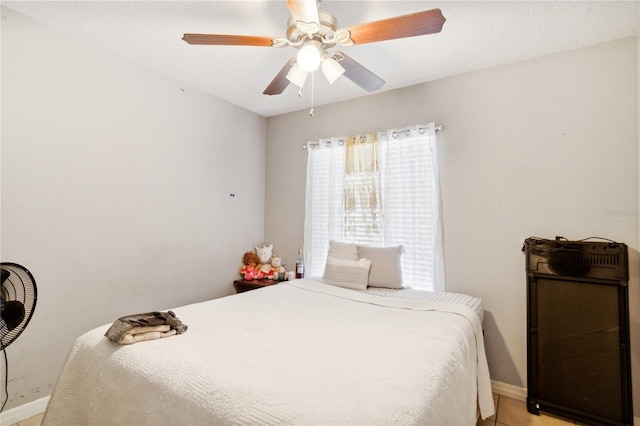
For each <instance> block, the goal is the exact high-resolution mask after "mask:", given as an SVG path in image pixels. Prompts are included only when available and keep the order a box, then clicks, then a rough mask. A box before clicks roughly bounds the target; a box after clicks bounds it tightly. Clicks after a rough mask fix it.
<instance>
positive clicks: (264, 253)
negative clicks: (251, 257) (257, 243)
mask: <svg viewBox="0 0 640 426" xmlns="http://www.w3.org/2000/svg"><path fill="white" fill-rule="evenodd" d="M256 254H257V255H258V258H259V259H260V271H261V272H264V273H265V275H267V274H269V272H271V263H270V262H271V256H272V254H273V244H269V245H268V246H265V245H264V244H263V245H262V248H259V247H256Z"/></svg>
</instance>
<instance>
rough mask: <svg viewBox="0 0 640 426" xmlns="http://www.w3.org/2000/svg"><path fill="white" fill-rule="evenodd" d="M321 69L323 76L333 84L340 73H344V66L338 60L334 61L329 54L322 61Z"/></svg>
mask: <svg viewBox="0 0 640 426" xmlns="http://www.w3.org/2000/svg"><path fill="white" fill-rule="evenodd" d="M320 67H321V69H322V74H324V76H325V78H326V79H327V81H328V82H329V84H333V82H334V81H336V80H337V79H338V77H340V76H341V75H342V74H344V68H343V67H342V65H340V63H338V61H336V60H335V59H334V58H332V57H331V56H327V57H326V58H324V61H322V65H321V66H320Z"/></svg>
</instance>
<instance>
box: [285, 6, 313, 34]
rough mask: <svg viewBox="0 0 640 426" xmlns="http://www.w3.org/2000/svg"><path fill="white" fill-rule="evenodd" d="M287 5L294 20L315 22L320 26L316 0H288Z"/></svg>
mask: <svg viewBox="0 0 640 426" xmlns="http://www.w3.org/2000/svg"><path fill="white" fill-rule="evenodd" d="M287 6H289V11H290V12H291V17H292V18H293V20H294V22H304V23H307V24H311V23H314V24H316V25H317V26H318V29H319V28H320V18H319V16H318V6H317V5H316V0H287Z"/></svg>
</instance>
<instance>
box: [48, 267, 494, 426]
mask: <svg viewBox="0 0 640 426" xmlns="http://www.w3.org/2000/svg"><path fill="white" fill-rule="evenodd" d="M173 311H174V312H175V313H176V315H177V316H178V318H180V319H181V320H182V321H183V322H184V323H185V324H187V325H188V326H189V329H188V331H187V332H186V333H184V334H181V335H177V336H173V337H169V338H166V339H160V340H153V341H148V342H141V343H136V344H134V345H128V346H119V345H116V344H113V343H111V342H110V341H108V339H106V338H105V337H104V336H103V334H104V332H105V331H106V329H107V328H108V325H105V326H103V327H99V328H97V329H95V330H92V331H90V332H88V333H86V334H84V335H83V336H81V337H80V338H79V339H78V340H77V341H76V343H75V345H74V347H73V349H72V351H71V354H70V355H69V359H68V360H67V363H66V365H65V367H64V370H63V372H62V374H61V376H60V378H59V381H58V383H57V385H56V388H55V389H54V392H53V395H52V396H51V399H50V402H49V406H48V409H47V412H46V414H45V417H44V420H43V425H101V424H102V425H116V424H126V425H143V424H147V425H165V424H166V425H220V424H238V425H240V424H248V425H250V424H290V425H345V424H359V425H375V424H379V425H410V424H424V425H448V424H450V425H475V423H476V416H477V409H478V406H479V408H480V410H481V414H482V417H483V418H486V417H488V416H490V415H492V414H493V411H494V406H493V398H492V395H491V384H490V380H489V373H488V368H487V362H486V357H485V352H484V343H483V339H482V331H481V328H480V323H479V321H478V318H477V315H476V314H475V313H474V312H473V311H472V310H470V309H468V308H466V307H464V306H458V305H454V304H449V303H434V302H428V301H421V300H401V299H393V298H387V297H379V296H373V295H369V294H364V293H358V292H354V291H351V290H346V289H342V288H337V287H331V286H327V285H325V284H322V283H320V282H317V281H314V280H310V279H305V280H296V281H293V282H291V283H282V284H278V285H276V286H271V287H267V288H264V289H261V290H256V291H250V292H245V293H241V294H238V295H234V296H230V297H225V298H221V299H216V300H212V301H208V302H203V303H198V304H194V305H188V306H184V307H180V308H176V309H173Z"/></svg>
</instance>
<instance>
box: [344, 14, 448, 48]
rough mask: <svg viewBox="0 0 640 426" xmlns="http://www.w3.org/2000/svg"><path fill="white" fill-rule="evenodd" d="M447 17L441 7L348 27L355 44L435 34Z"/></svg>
mask: <svg viewBox="0 0 640 426" xmlns="http://www.w3.org/2000/svg"><path fill="white" fill-rule="evenodd" d="M445 21H446V18H445V17H444V16H443V15H442V12H441V11H440V9H432V10H427V11H424V12H418V13H412V14H409V15H403V16H397V17H395V18H389V19H383V20H381V21H374V22H369V23H366V24H360V25H355V26H353V27H350V28H347V30H348V31H349V32H350V33H351V40H352V41H353V42H354V43H355V44H364V43H372V42H375V41H383V40H393V39H395V38H405V37H414V36H419V35H425V34H435V33H439V32H440V31H441V30H442V26H443V25H444V22H445Z"/></svg>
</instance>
